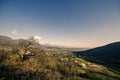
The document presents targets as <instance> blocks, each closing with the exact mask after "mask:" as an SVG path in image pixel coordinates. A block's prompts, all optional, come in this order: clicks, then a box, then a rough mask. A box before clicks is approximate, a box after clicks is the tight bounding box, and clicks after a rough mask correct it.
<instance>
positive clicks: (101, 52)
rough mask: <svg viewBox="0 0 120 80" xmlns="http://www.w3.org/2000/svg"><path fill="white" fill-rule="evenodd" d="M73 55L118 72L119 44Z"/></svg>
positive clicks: (119, 59) (119, 61)
mask: <svg viewBox="0 0 120 80" xmlns="http://www.w3.org/2000/svg"><path fill="white" fill-rule="evenodd" d="M74 54H76V55H77V56H81V57H83V58H85V59H87V60H90V61H93V62H97V63H100V64H103V65H105V66H107V67H110V68H112V69H114V70H116V71H119V72H120V69H119V68H120V65H119V64H120V42H114V43H111V44H108V45H105V46H101V47H97V48H94V49H90V50H86V51H79V52H74Z"/></svg>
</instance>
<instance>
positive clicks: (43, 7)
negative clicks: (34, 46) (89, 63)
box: [0, 0, 120, 47]
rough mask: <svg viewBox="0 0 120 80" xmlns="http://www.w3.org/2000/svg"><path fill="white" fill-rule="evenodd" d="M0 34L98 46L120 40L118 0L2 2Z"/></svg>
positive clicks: (0, 2)
mask: <svg viewBox="0 0 120 80" xmlns="http://www.w3.org/2000/svg"><path fill="white" fill-rule="evenodd" d="M0 34H1V35H8V36H10V37H12V38H28V37H29V36H31V35H37V36H40V37H41V38H42V39H41V43H49V44H53V45H63V46H67V47H96V46H100V45H103V44H107V43H110V42H115V41H119V40H120V1H119V0H0Z"/></svg>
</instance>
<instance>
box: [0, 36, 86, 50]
mask: <svg viewBox="0 0 120 80" xmlns="http://www.w3.org/2000/svg"><path fill="white" fill-rule="evenodd" d="M29 41H30V42H31V45H32V46H34V47H37V48H44V49H50V50H61V49H62V50H69V51H81V50H86V49H87V48H68V47H63V46H59V45H51V44H39V43H37V42H35V41H34V40H33V41H31V40H29V39H12V38H10V37H8V36H5V35H0V45H2V46H13V45H17V46H20V45H21V44H28V43H29Z"/></svg>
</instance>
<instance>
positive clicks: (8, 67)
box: [0, 46, 120, 80]
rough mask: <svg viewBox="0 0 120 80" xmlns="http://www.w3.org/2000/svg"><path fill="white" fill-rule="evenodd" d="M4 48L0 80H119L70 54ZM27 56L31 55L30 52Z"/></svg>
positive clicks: (116, 75) (105, 69) (43, 50)
mask: <svg viewBox="0 0 120 80" xmlns="http://www.w3.org/2000/svg"><path fill="white" fill-rule="evenodd" d="M25 49H26V48H23V47H21V46H16V47H12V46H11V47H10V46H9V47H5V46H0V80H119V79H120V75H118V74H116V73H114V72H112V71H109V70H108V69H107V68H106V67H104V66H102V65H98V64H94V63H91V62H88V61H86V60H84V59H82V58H78V57H75V56H74V55H72V53H71V52H70V51H66V50H63V51H56V50H55V51H54V50H53V49H52V50H51V51H50V50H47V49H41V48H30V49H29V50H30V51H32V53H34V55H28V54H25V55H23V56H24V58H22V59H21V57H20V55H22V53H24V52H25ZM26 52H27V51H26Z"/></svg>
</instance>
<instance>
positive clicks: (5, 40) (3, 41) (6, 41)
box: [0, 35, 42, 47]
mask: <svg viewBox="0 0 120 80" xmlns="http://www.w3.org/2000/svg"><path fill="white" fill-rule="evenodd" d="M29 42H31V45H32V46H35V47H42V46H41V45H40V44H38V43H36V42H34V41H29V40H27V39H12V38H10V37H8V36H4V35H0V45H2V46H13V45H16V46H19V45H22V44H28V43H29Z"/></svg>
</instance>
